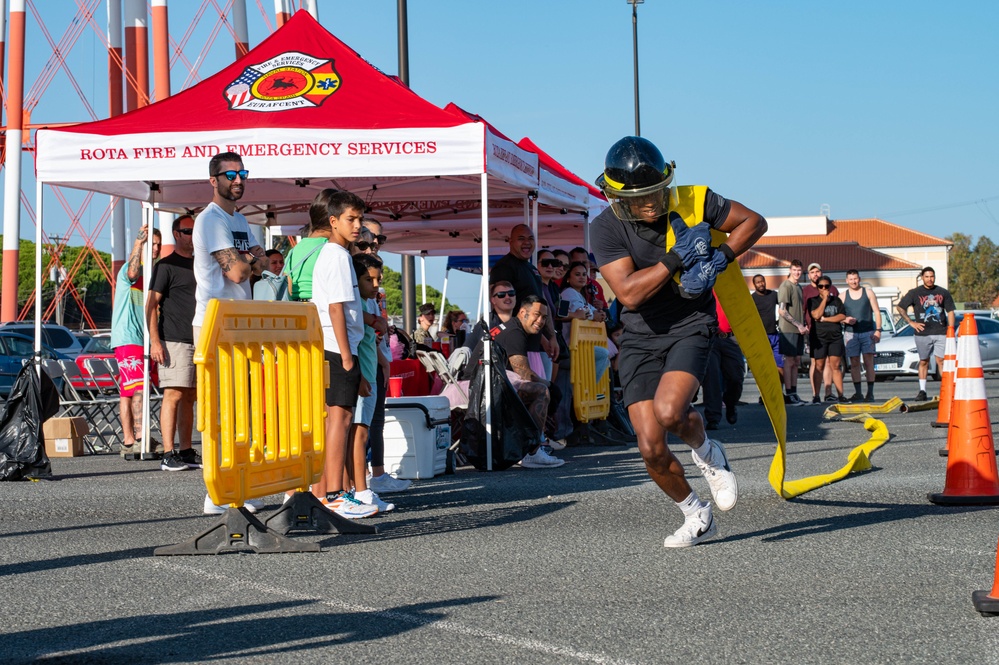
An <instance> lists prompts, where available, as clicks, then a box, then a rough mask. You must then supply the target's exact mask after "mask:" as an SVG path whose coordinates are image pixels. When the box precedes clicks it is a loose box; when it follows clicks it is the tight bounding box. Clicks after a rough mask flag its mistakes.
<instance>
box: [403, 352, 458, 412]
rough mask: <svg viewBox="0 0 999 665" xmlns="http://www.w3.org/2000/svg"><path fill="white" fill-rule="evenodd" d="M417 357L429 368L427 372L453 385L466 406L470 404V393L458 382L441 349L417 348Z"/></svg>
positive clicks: (448, 384) (447, 384) (446, 383)
mask: <svg viewBox="0 0 999 665" xmlns="http://www.w3.org/2000/svg"><path fill="white" fill-rule="evenodd" d="M416 357H417V358H419V360H420V363H422V364H423V366H424V367H425V368H426V369H427V372H429V373H431V374H436V375H437V376H438V377H440V380H441V381H443V382H444V385H446V386H453V387H454V389H455V390H456V391H457V392H458V394H459V395H460V396H461V399H462V401H463V402H464V403H465V406H468V393H466V392H465V391H464V390H462V389H461V386H460V385H459V384H458V379H457V378H456V377H455V375H454V374H452V373H451V367H450V366H449V365H448V364H447V360H445V358H444V354H442V353H441V352H440V351H423V350H422V349H420V350H417V352H416Z"/></svg>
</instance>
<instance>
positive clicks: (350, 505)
mask: <svg viewBox="0 0 999 665" xmlns="http://www.w3.org/2000/svg"><path fill="white" fill-rule="evenodd" d="M323 505H324V506H326V507H327V508H329V509H330V510H332V511H333V512H334V513H336V514H337V515H339V516H340V517H346V518H347V519H349V520H359V519H363V518H365V517H373V516H374V515H377V514H378V506H375V505H372V504H369V503H361V502H360V501H358V500H357V498H356V497H354V495H353V494H350V493H348V492H343V493H341V494H340V495H339V496H337V498H336V499H334V500H333V501H330V502H326V501H323Z"/></svg>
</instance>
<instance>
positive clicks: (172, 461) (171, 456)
mask: <svg viewBox="0 0 999 665" xmlns="http://www.w3.org/2000/svg"><path fill="white" fill-rule="evenodd" d="M187 469H188V466H187V464H185V463H184V460H182V459H181V457H180V454H179V453H178V452H177V451H176V450H171V451H170V452H168V453H167V454H166V455H164V456H163V460H162V461H161V462H160V471H187Z"/></svg>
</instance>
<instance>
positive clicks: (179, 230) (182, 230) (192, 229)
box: [177, 226, 194, 236]
mask: <svg viewBox="0 0 999 665" xmlns="http://www.w3.org/2000/svg"><path fill="white" fill-rule="evenodd" d="M177 233H183V234H184V235H186V236H191V235H194V227H193V226H192V227H191V228H189V229H177Z"/></svg>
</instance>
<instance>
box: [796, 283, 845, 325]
mask: <svg viewBox="0 0 999 665" xmlns="http://www.w3.org/2000/svg"><path fill="white" fill-rule="evenodd" d="M817 295H819V289H818V288H817V287H816V286H815V285H814V284H812V283H811V282H809V283H808V284H805V285H804V286H803V287H801V297H802V299H803V300H804V301H805V303H806V304H807V303H808V301H809V300H811V299H812V298H814V297H815V296H817ZM829 295H830V296H838V295H839V289H837V288H836V287H835V286H834V285H832V284H830V285H829ZM805 325H806V326H808V327H809V328H812V310H811V308H809V307H806V308H805Z"/></svg>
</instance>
